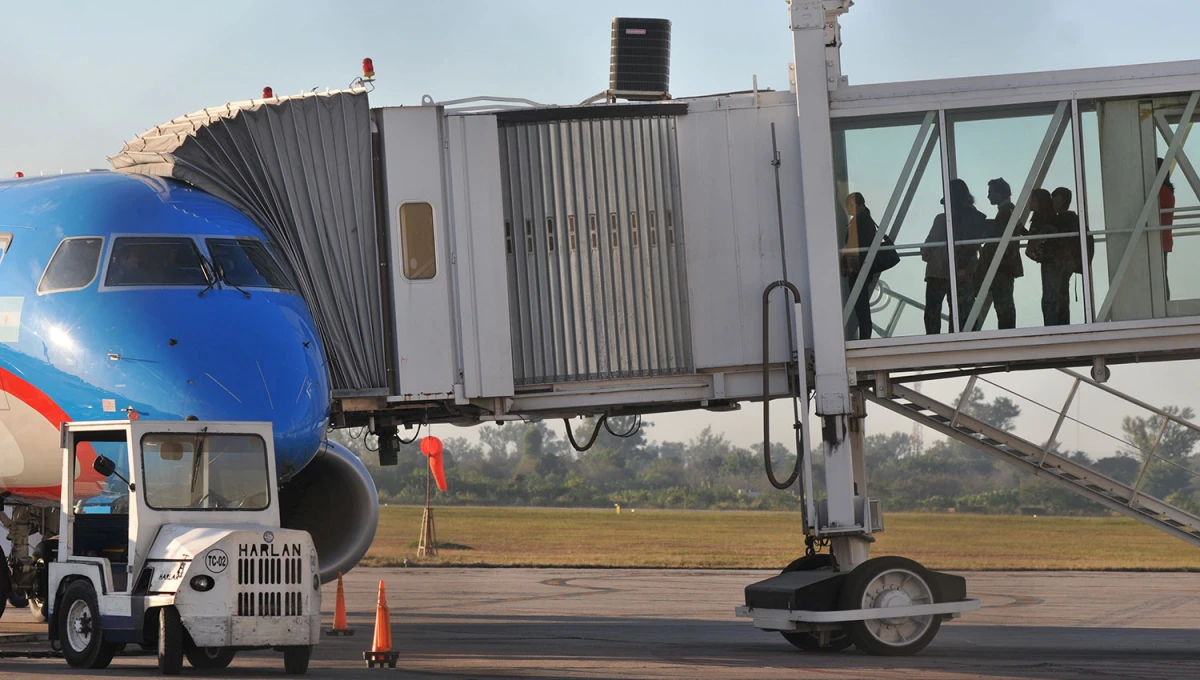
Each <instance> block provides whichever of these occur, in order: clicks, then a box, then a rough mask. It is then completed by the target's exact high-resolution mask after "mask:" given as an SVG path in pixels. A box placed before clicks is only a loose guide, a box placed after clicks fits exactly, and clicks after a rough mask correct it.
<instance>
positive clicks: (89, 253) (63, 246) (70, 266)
mask: <svg viewBox="0 0 1200 680" xmlns="http://www.w3.org/2000/svg"><path fill="white" fill-rule="evenodd" d="M102 245H104V239H103V238H100V237H99V236H82V237H72V238H67V239H63V240H62V242H61V243H59V244H58V248H57V249H56V250H55V251H54V255H52V256H51V257H50V264H48V265H46V271H45V272H44V273H43V274H42V280H41V282H40V283H38V293H39V294H41V293H59V292H62V291H66V290H79V289H81V288H86V287H87V286H88V285H89V284H91V282H92V281H93V280H95V278H96V270H98V269H99V268H100V248H101V246H102Z"/></svg>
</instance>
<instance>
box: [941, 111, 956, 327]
mask: <svg viewBox="0 0 1200 680" xmlns="http://www.w3.org/2000/svg"><path fill="white" fill-rule="evenodd" d="M938 132H939V133H940V135H941V142H942V207H943V211H942V214H943V215H944V217H945V220H946V261H947V267H948V268H949V272H948V275H949V277H950V286H949V288H950V332H951V333H957V332H958V331H959V330H961V329H960V328H959V327H958V318H959V317H958V305H959V302H958V267H957V265H956V264H955V262H954V210H953V209H951V206H952V204H953V203H954V201H953V200H952V199H951V197H950V180H951V179H952V177H951V176H950V152H949V149H950V140H949V138H948V132H947V130H946V112H945V111H938Z"/></svg>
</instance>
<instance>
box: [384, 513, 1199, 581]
mask: <svg viewBox="0 0 1200 680" xmlns="http://www.w3.org/2000/svg"><path fill="white" fill-rule="evenodd" d="M380 510H381V513H380V521H379V532H378V534H376V536H375V543H374V545H373V546H372V547H371V551H370V552H369V553H367V556H366V558H365V559H364V560H363V564H364V565H365V566H399V565H402V564H403V562H404V559H405V558H406V557H407V558H408V560H409V563H410V564H413V565H417V564H419V565H427V566H433V565H454V566H514V567H515V566H526V567H549V566H555V567H585V566H586V567H679V568H704V569H707V568H720V569H731V568H780V567H782V566H783V565H785V564H787V563H788V562H790V561H791V560H793V559H795V558H796V557H798V556H800V555H801V554H802V553H803V549H804V543H803V538H802V536H801V535H800V517H799V515H798V514H795V513H785V512H733V511H723V512H715V511H714V512H704V511H676V510H641V511H637V512H630V511H628V510H625V511H623V512H622V513H621V514H619V515H618V514H616V513H615V512H614V511H613V510H583V509H562V510H559V509H540V508H461V507H458V508H436V509H435V511H434V513H435V520H436V527H437V537H438V540H439V542H445V543H454V544H458V545H460V546H466V547H467V548H469V549H462V548H460V549H455V550H441V551H439V554H438V556H437V557H436V558H421V559H418V558H417V557H416V553H417V549H416V547H415V545H416V544H415V539H417V538H418V537H419V535H420V530H421V508H420V507H398V506H389V507H383V508H380ZM884 521H885V523H886V529H887V530H886V531H884V532H883V533H880V534H877V535H876V538H877V539H878V542H877V543H876V544H875V545H874V546H873V547H872V549H871V554H872V555H873V556H879V555H903V556H905V557H910V558H912V559H915V560H917V561H918V562H921V563H922V564H924V565H925V566H927V567H931V568H933V569H956V570H989V569H991V570H997V569H1001V570H1008V569H1072V570H1188V571H1200V549H1197V548H1195V547H1192V546H1190V545H1187V544H1186V543H1183V542H1182V541H1179V540H1177V539H1174V538H1171V537H1169V536H1167V535H1166V534H1162V533H1160V532H1158V531H1156V530H1154V529H1151V528H1149V527H1147V526H1144V525H1142V524H1140V523H1138V522H1135V521H1133V520H1131V519H1125V518H1119V519H1118V518H1091V517H1089V518H1076V517H1008V516H993V515H950V514H945V515H944V514H899V513H897V514H888V515H886V516H885V518H884Z"/></svg>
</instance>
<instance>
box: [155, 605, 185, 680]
mask: <svg viewBox="0 0 1200 680" xmlns="http://www.w3.org/2000/svg"><path fill="white" fill-rule="evenodd" d="M182 670H183V622H182V621H180V619H179V610H178V609H176V608H174V607H163V608H162V609H160V610H158V672H159V673H162V674H163V675H179V673H180V671H182Z"/></svg>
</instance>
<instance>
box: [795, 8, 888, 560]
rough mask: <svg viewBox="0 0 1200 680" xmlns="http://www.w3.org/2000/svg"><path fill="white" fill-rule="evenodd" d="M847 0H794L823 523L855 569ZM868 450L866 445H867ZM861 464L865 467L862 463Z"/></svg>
mask: <svg viewBox="0 0 1200 680" xmlns="http://www.w3.org/2000/svg"><path fill="white" fill-rule="evenodd" d="M850 4H851V3H850V2H849V1H848V0H793V2H792V5H791V9H790V12H791V28H792V36H793V42H794V48H795V58H796V67H795V68H796V93H797V94H796V117H797V123H798V125H799V126H800V167H801V178H802V181H801V186H802V191H803V199H804V225H803V228H804V235H805V240H806V243H807V257H808V261H807V271H808V277H809V282H808V283H809V285H808V289H809V290H810V291H814V294H813V295H812V299H811V300H806V303H807V304H806V309H808V310H810V313H811V314H812V318H811V320H810V321H809V323H808V324H807V326H808V327H809V328H811V329H812V347H813V354H814V359H815V361H814V363H815V369H816V370H815V373H816V394H815V396H814V400H815V403H816V413H817V416H818V417H819V418H820V423H821V427H820V429H819V431H820V433H821V449H822V453H823V454H824V457H825V489H826V506H827V507H826V512H825V513H824V516H823V518H822V519H823V521H822V522H821V525H820V526H819V527H818V531H819V532H820V533H821V534H827V535H831V536H832V548H833V553H834V555H835V556H836V557H837V558H838V564H839V566H840V568H841V569H842V570H845V571H848V570H850V569H853V568H854V567H855V566H856V565H857V564H859V563H861V562H863V561H865V560H866V559H867V556H868V546H869V543H868V539H867V538H865V537H864V535H863V528H862V527H861V526H859V524H858V521H857V518H856V513H855V484H854V481H855V480H854V468H855V466H854V461H853V455H852V453H851V445H850V440H851V436H850V434H851V430H852V429H859V427H858V426H859V425H860V424H859V423H855V427H853V428H852V427H851V421H852V419H854V418H855V414H854V410H853V408H852V405H851V399H850V385H849V382H848V380H847V375H846V344H845V343H846V341H845V336H844V335H843V331H842V329H843V324H842V322H841V319H842V309H841V307H842V301H841V298H840V296H838V295H820V296H818V295H816V294H815V292H816V291H840V290H841V288H842V283H841V273H840V271H839V270H838V258H837V257H836V256H835V255H836V253H837V252H838V248H839V246H840V244H839V243H838V233H837V228H836V225H837V213H836V207H837V196H836V186H835V184H834V169H833V136H832V133H831V131H830V125H829V97H828V94H827V93H828V91H829V90H830V89H834V88H836V87H838V86H839V85H840V84H841V80H842V77H841V66H840V59H839V54H838V48H839V43H840V37H839V31H840V29H839V27H838V22H837V17H838V16H839V15H841V14H844V13H845V12H846V11H847V10H848V9H849V6H850ZM860 455H861V452H860ZM860 469H861V467H860Z"/></svg>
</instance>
